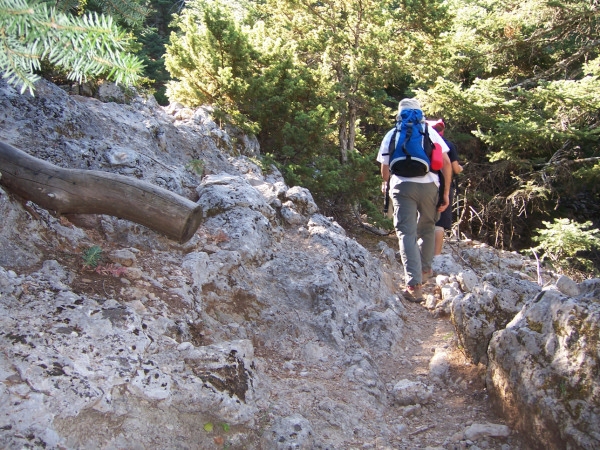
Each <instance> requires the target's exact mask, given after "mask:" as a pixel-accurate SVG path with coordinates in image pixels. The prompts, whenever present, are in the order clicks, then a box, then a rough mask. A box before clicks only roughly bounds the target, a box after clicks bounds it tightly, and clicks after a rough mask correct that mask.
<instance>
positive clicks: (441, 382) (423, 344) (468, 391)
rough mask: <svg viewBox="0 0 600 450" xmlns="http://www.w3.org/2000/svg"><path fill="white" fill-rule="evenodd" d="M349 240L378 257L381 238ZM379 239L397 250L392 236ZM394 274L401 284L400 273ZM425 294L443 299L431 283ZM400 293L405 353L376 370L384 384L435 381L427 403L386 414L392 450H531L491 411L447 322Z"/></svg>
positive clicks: (481, 380) (477, 373) (451, 246)
mask: <svg viewBox="0 0 600 450" xmlns="http://www.w3.org/2000/svg"><path fill="white" fill-rule="evenodd" d="M353 237H354V238H356V239H357V240H358V241H359V242H360V243H361V244H362V245H363V246H365V248H367V249H369V250H370V251H371V252H372V253H377V252H378V250H377V248H376V244H375V242H376V241H379V240H381V238H374V237H371V236H368V235H365V234H364V233H360V232H358V233H357V232H356V230H354V234H353ZM383 240H384V241H385V242H386V243H387V244H388V245H389V246H390V247H391V248H395V246H396V239H395V237H394V235H391V236H389V237H387V238H384V239H383ZM459 245H460V243H459V242H457V241H450V242H448V241H447V242H446V244H445V246H444V252H456V250H457V248H458V246H459ZM400 269H401V266H400ZM396 275H397V279H401V276H402V274H401V273H397V274H396ZM423 292H424V295H425V296H426V297H429V298H431V296H434V297H437V298H438V299H439V298H440V297H441V293H440V289H439V287H438V286H436V283H435V279H431V280H429V281H428V282H427V283H426V284H425V285H424V288H423ZM400 293H401V288H400V287H399V289H398V294H399V296H398V298H399V301H400V302H402V304H403V306H404V311H405V313H404V317H403V319H404V320H405V323H406V330H405V331H406V332H405V334H404V336H403V339H402V342H400V343H399V347H400V349H401V350H403V353H402V355H401V357H400V358H399V359H398V360H394V361H391V360H389V361H385V362H383V365H382V366H380V367H379V369H380V370H381V371H382V376H383V378H385V379H387V380H408V381H409V382H413V383H422V385H423V386H430V385H431V384H432V380H435V386H434V389H433V392H432V401H430V402H429V403H427V404H424V405H420V404H418V403H417V404H416V405H415V404H410V405H407V406H395V407H394V408H392V409H390V410H389V411H388V417H387V418H386V420H387V421H389V423H391V424H393V425H394V427H395V429H396V430H397V438H396V439H394V440H393V441H392V443H393V445H394V447H393V448H397V449H406V450H408V449H417V448H422V449H446V450H449V449H452V450H457V449H464V448H470V449H473V450H476V449H502V450H509V449H524V450H527V449H529V448H530V447H529V446H528V444H527V442H526V440H525V439H524V437H523V436H521V435H520V434H519V433H518V432H517V431H515V430H510V429H508V427H506V425H505V423H506V422H505V420H503V418H502V417H500V416H499V415H498V414H497V413H496V412H495V411H494V409H493V407H492V405H491V403H490V401H489V397H488V395H487V390H486V386H485V376H486V368H485V366H484V365H483V364H478V365H474V364H472V363H471V362H469V361H468V360H467V358H466V357H465V355H464V353H463V352H462V351H461V349H460V344H459V341H458V339H457V337H456V332H455V329H454V326H453V324H452V321H451V318H450V317H449V316H447V315H441V314H439V313H437V312H433V311H431V310H429V309H427V308H426V307H425V305H423V304H414V303H410V302H408V301H406V300H404V299H403V298H402V297H401V295H400ZM388 390H389V391H391V390H393V386H388ZM421 395H422V394H421ZM407 403H413V402H412V401H410V402H407ZM375 448H377V447H375Z"/></svg>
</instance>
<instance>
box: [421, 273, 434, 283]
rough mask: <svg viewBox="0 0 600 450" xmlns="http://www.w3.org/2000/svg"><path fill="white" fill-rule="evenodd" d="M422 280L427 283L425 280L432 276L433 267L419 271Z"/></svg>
mask: <svg viewBox="0 0 600 450" xmlns="http://www.w3.org/2000/svg"><path fill="white" fill-rule="evenodd" d="M421 273H422V275H421V277H422V282H423V284H425V283H427V281H428V280H429V279H430V278H432V277H433V269H429V270H428V271H427V272H421Z"/></svg>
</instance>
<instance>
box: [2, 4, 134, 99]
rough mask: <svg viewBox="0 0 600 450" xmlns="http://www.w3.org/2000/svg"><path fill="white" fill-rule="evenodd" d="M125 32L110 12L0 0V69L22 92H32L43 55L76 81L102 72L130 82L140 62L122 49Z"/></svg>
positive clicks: (125, 40)
mask: <svg viewBox="0 0 600 450" xmlns="http://www.w3.org/2000/svg"><path fill="white" fill-rule="evenodd" d="M128 43H129V38H128V36H127V34H126V33H124V32H122V31H120V30H119V29H118V28H117V26H116V25H114V23H113V20H112V19H111V18H110V17H107V16H104V15H101V16H98V15H97V14H86V15H84V16H81V17H75V16H71V15H68V14H63V13H61V12H58V11H56V9H54V8H48V6H47V4H46V3H40V2H39V1H37V0H30V1H27V0H0V49H2V52H1V54H0V71H2V72H3V78H5V79H7V81H8V82H9V83H10V84H12V85H15V86H18V85H21V93H23V92H24V91H25V90H27V89H29V91H30V93H31V94H32V95H33V90H34V83H35V81H37V79H39V77H38V76H37V75H35V74H34V71H35V70H38V69H39V67H40V60H42V59H47V60H48V61H49V62H51V63H52V64H54V65H57V66H59V67H61V68H63V69H65V70H67V71H68V72H69V75H68V78H69V79H71V80H76V81H79V82H81V80H86V79H87V77H88V76H94V77H96V76H101V75H105V74H107V75H106V76H107V78H108V79H112V80H115V81H116V82H117V83H124V84H134V83H135V82H136V81H137V80H138V79H139V77H140V73H141V69H142V62H141V60H140V59H138V58H136V57H135V56H132V55H129V54H127V53H125V50H124V49H126V48H127V46H128Z"/></svg>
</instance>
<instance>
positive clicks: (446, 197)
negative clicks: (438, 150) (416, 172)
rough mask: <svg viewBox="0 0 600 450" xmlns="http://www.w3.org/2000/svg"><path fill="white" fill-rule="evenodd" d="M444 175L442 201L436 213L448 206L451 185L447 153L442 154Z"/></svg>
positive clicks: (450, 166) (450, 165)
mask: <svg viewBox="0 0 600 450" xmlns="http://www.w3.org/2000/svg"><path fill="white" fill-rule="evenodd" d="M442 173H443V174H444V200H443V202H442V203H441V204H440V206H438V209H437V210H438V211H439V212H442V211H444V210H445V209H446V208H447V207H448V206H449V205H450V183H452V163H451V162H450V158H449V157H448V153H444V165H443V166H442Z"/></svg>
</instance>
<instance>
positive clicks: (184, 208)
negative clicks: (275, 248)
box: [0, 142, 202, 243]
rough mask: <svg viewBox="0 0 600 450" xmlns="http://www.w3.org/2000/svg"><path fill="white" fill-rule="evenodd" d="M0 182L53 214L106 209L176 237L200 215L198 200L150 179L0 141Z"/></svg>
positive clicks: (185, 235) (189, 231)
mask: <svg viewBox="0 0 600 450" xmlns="http://www.w3.org/2000/svg"><path fill="white" fill-rule="evenodd" d="M0 184H1V185H3V186H5V187H6V188H7V189H8V190H9V191H11V192H13V193H15V194H17V195H19V196H21V197H23V198H25V199H26V200H31V201H32V202H34V203H36V204H38V205H39V206H41V207H42V208H45V209H48V210H53V211H55V212H56V214H58V215H60V214H107V215H110V216H115V217H118V218H121V219H126V220H130V221H132V222H135V223H138V224H140V225H144V226H146V227H148V228H150V229H152V230H154V231H157V232H159V233H162V234H164V235H166V236H168V237H169V238H170V239H173V240H176V241H178V242H180V243H183V242H186V241H188V240H189V239H190V238H191V237H192V236H193V235H194V233H195V232H196V230H197V229H198V226H199V225H200V222H201V220H202V209H201V207H200V205H198V204H196V203H194V202H193V201H191V200H188V199H186V198H185V197H182V196H180V195H177V194H175V193H173V192H171V191H168V190H166V189H163V188H161V187H158V186H155V185H153V184H150V183H147V182H144V181H141V180H138V179H135V178H129V177H126V176H123V175H118V174H113V173H108V172H100V171H95V170H79V169H63V168H60V167H57V166H54V165H53V164H50V163H48V162H46V161H42V160H41V159H37V158H35V157H33V156H31V155H28V154H27V153H25V152H23V151H21V150H18V149H17V148H15V147H12V146H11V145H8V144H6V143H3V142H0Z"/></svg>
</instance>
